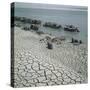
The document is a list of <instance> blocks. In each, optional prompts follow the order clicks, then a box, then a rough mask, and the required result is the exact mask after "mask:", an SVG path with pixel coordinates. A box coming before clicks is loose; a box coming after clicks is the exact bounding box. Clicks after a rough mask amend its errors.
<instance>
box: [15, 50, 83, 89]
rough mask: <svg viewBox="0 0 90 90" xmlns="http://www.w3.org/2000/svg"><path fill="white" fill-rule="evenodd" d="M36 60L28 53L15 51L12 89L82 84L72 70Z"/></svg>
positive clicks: (80, 79) (80, 77) (80, 78)
mask: <svg viewBox="0 0 90 90" xmlns="http://www.w3.org/2000/svg"><path fill="white" fill-rule="evenodd" d="M21 52H22V53H21ZM38 60H39V58H38V57H37V58H36V57H34V56H33V55H32V54H31V52H29V51H26V50H17V51H16V53H15V62H14V64H15V66H14V87H33V86H34V87H36V86H50V85H66V84H78V83H83V82H84V80H83V77H82V76H81V75H79V74H78V73H76V72H75V71H73V70H68V69H67V68H65V67H63V66H58V67H57V66H54V65H53V64H49V63H43V62H41V61H38Z"/></svg>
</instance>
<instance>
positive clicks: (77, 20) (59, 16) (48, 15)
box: [15, 8, 88, 43]
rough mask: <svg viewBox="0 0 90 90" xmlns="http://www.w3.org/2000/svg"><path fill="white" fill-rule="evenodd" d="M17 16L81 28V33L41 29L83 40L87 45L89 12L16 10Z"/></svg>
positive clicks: (41, 28) (56, 34)
mask: <svg viewBox="0 0 90 90" xmlns="http://www.w3.org/2000/svg"><path fill="white" fill-rule="evenodd" d="M15 16H20V17H21V16H23V17H27V18H31V19H39V20H41V21H42V23H44V22H46V21H49V22H56V23H57V24H61V25H62V26H64V25H65V24H73V25H74V26H76V27H78V28H79V30H80V32H79V33H74V32H67V31H64V30H63V29H51V28H45V27H43V26H41V27H40V30H41V31H44V32H46V33H50V34H52V35H55V36H66V37H67V38H72V37H74V38H76V39H81V40H82V41H83V42H85V43H86V42H87V36H88V34H87V31H88V30H87V11H72V10H49V9H32V8H15Z"/></svg>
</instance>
